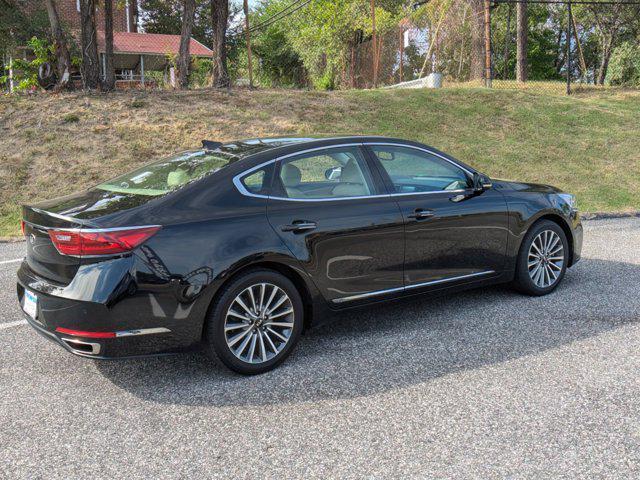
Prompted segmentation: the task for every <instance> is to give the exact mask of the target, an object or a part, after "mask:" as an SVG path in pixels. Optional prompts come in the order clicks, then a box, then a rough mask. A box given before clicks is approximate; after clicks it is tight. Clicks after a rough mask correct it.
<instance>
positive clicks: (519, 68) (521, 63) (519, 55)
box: [516, 1, 529, 82]
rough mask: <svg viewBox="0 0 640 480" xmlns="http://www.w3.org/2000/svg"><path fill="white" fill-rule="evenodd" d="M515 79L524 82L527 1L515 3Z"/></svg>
mask: <svg viewBox="0 0 640 480" xmlns="http://www.w3.org/2000/svg"><path fill="white" fill-rule="evenodd" d="M516 29H517V33H516V80H517V81H518V82H526V81H527V74H528V67H527V44H528V33H529V19H528V15H527V3H526V2H524V1H523V2H520V3H517V4H516Z"/></svg>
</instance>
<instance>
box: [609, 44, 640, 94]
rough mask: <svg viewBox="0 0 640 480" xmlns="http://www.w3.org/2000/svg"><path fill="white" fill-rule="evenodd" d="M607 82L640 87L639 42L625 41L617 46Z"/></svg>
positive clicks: (610, 63) (610, 64)
mask: <svg viewBox="0 0 640 480" xmlns="http://www.w3.org/2000/svg"><path fill="white" fill-rule="evenodd" d="M605 83H607V84H608V85H624V86H628V87H640V47H639V46H638V44H637V43H636V44H633V43H631V42H624V43H623V44H622V45H620V46H618V47H616V49H615V50H614V51H613V53H612V55H611V60H610V61H609V68H608V70H607V77H606V79H605Z"/></svg>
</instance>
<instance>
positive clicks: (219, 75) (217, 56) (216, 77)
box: [211, 0, 229, 88]
mask: <svg viewBox="0 0 640 480" xmlns="http://www.w3.org/2000/svg"><path fill="white" fill-rule="evenodd" d="M228 20H229V0H211V24H212V27H213V47H212V50H213V58H212V61H213V71H212V75H211V86H213V87H216V88H226V87H228V86H229V73H228V72H227V45H226V43H225V37H226V35H227V22H228Z"/></svg>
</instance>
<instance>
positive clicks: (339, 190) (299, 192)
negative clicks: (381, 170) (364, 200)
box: [279, 147, 374, 199]
mask: <svg viewBox="0 0 640 480" xmlns="http://www.w3.org/2000/svg"><path fill="white" fill-rule="evenodd" d="M279 177H280V178H279V180H280V185H281V190H282V193H283V194H284V196H286V197H288V198H295V199H331V198H345V197H347V198H348V197H365V196H369V195H372V194H373V193H374V187H373V182H372V180H371V175H370V174H369V170H368V169H367V165H366V162H365V160H364V157H363V156H362V153H361V151H360V149H359V148H358V147H341V148H328V149H326V150H318V151H314V152H310V153H306V154H302V155H299V156H297V157H293V158H289V159H286V160H283V161H282V163H281V165H280V175H279Z"/></svg>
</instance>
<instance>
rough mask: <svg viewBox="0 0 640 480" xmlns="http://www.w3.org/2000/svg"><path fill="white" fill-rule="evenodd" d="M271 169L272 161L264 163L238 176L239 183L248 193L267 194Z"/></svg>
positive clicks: (271, 173)
mask: <svg viewBox="0 0 640 480" xmlns="http://www.w3.org/2000/svg"><path fill="white" fill-rule="evenodd" d="M273 169H274V164H273V163H270V164H268V165H265V166H264V167H263V168H260V169H258V170H255V171H253V172H250V173H248V174H247V175H245V176H244V177H242V178H240V183H241V184H242V186H243V187H244V189H245V190H246V191H247V192H249V193H252V194H254V195H269V191H270V187H271V178H272V177H273ZM241 190H242V189H241Z"/></svg>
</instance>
